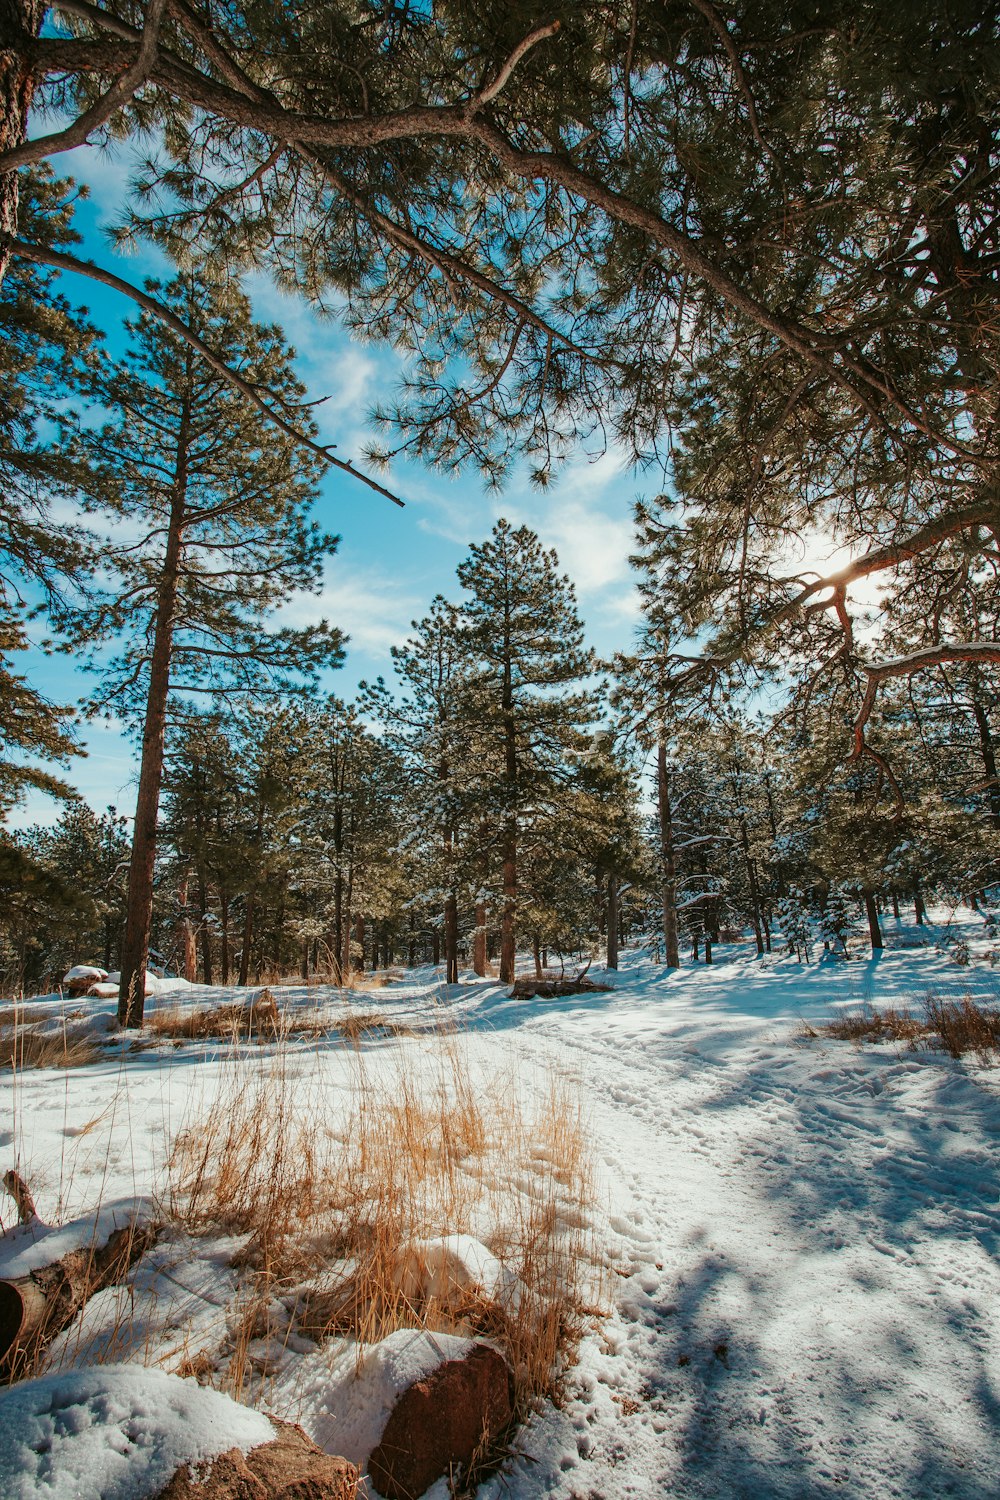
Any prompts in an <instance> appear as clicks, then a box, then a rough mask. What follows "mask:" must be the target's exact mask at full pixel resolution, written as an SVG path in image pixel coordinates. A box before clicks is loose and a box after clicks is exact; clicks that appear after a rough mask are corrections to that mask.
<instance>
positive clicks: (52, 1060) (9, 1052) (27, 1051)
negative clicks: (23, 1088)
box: [0, 1022, 103, 1072]
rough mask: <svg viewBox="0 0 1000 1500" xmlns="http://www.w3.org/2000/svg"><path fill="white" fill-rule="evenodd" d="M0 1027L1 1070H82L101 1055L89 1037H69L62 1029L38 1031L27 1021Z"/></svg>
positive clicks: (98, 1048) (0, 1023) (1, 1024)
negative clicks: (0, 1028)
mask: <svg viewBox="0 0 1000 1500" xmlns="http://www.w3.org/2000/svg"><path fill="white" fill-rule="evenodd" d="M0 1026H2V1030H0V1069H8V1068H11V1069H13V1070H14V1071H15V1072H21V1071H22V1070H23V1069H25V1068H82V1067H86V1065H87V1064H88V1063H95V1062H98V1061H99V1060H100V1059H101V1057H102V1055H103V1054H102V1052H101V1049H100V1047H99V1046H98V1045H97V1043H96V1042H94V1041H93V1040H91V1039H90V1038H89V1037H71V1036H68V1035H67V1034H66V1032H65V1031H64V1030H59V1031H44V1032H43V1031H39V1030H37V1029H36V1027H35V1026H33V1025H32V1024H31V1023H30V1022H27V1023H25V1024H22V1025H18V1024H15V1025H9V1024H6V1025H4V1024H3V1023H2V1022H0Z"/></svg>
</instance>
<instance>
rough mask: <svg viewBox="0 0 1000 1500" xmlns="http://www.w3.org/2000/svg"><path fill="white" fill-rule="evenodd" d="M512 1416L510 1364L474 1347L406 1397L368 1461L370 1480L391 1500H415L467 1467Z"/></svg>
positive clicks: (486, 1348)
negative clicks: (442, 1478) (435, 1482)
mask: <svg viewBox="0 0 1000 1500" xmlns="http://www.w3.org/2000/svg"><path fill="white" fill-rule="evenodd" d="M512 1415H513V1411H512V1408H511V1400H510V1374H509V1371H508V1368H507V1363H506V1361H505V1360H504V1358H503V1356H502V1355H501V1354H500V1353H498V1351H497V1350H496V1349H494V1348H492V1347H491V1346H490V1345H489V1344H474V1345H472V1346H471V1348H470V1349H469V1351H468V1353H467V1354H466V1355H465V1356H464V1357H463V1358H461V1359H449V1360H445V1361H444V1363H443V1364H440V1365H438V1366H437V1368H436V1369H435V1370H434V1371H433V1372H432V1373H431V1374H430V1375H427V1376H425V1377H424V1378H423V1379H422V1380H418V1381H416V1382H415V1383H414V1384H413V1385H411V1386H410V1387H409V1389H408V1390H406V1391H404V1392H403V1394H402V1396H400V1398H399V1400H398V1401H397V1403H396V1405H395V1406H394V1408H393V1410H392V1414H391V1416H390V1417H389V1420H388V1422H387V1424H386V1427H385V1430H384V1432H383V1433H382V1440H381V1442H380V1443H379V1444H378V1447H377V1448H375V1449H374V1450H373V1451H372V1453H371V1455H370V1456H369V1459H368V1474H369V1477H370V1479H371V1481H372V1483H373V1484H374V1485H375V1487H376V1489H377V1490H378V1491H379V1493H380V1494H381V1495H384V1496H385V1497H386V1500H415V1497H416V1496H418V1495H422V1494H423V1493H424V1491H425V1490H426V1489H428V1488H429V1487H430V1486H431V1485H432V1484H433V1483H434V1481H435V1480H436V1479H440V1478H441V1476H442V1475H443V1474H448V1473H449V1472H450V1471H451V1470H452V1469H456V1468H458V1467H462V1468H465V1467H467V1466H468V1464H469V1463H470V1462H471V1460H472V1459H473V1457H474V1456H475V1455H476V1453H477V1452H481V1451H482V1449H483V1448H484V1447H485V1446H486V1444H488V1443H490V1442H491V1441H492V1440H493V1439H495V1438H496V1437H497V1436H498V1434H499V1433H501V1432H502V1431H503V1429H504V1428H505V1427H506V1426H507V1425H508V1424H509V1422H510V1421H511V1418H512Z"/></svg>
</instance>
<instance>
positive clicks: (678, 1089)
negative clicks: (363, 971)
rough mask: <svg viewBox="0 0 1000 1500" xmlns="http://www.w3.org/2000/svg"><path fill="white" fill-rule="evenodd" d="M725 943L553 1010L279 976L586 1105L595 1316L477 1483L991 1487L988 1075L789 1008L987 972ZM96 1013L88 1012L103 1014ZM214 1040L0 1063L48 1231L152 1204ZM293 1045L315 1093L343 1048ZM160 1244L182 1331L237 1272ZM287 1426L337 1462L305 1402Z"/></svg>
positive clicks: (406, 1047)
mask: <svg viewBox="0 0 1000 1500" xmlns="http://www.w3.org/2000/svg"><path fill="white" fill-rule="evenodd" d="M890 927H891V924H890ZM911 935H912V936H916V934H912V931H911ZM719 958H720V961H719V962H718V963H716V964H715V965H713V967H711V968H707V969H706V968H705V967H699V968H692V967H690V966H688V967H685V968H684V969H682V970H680V971H678V972H676V973H668V972H667V971H666V970H664V969H663V968H662V967H659V966H657V965H654V964H650V963H648V962H647V961H645V960H644V959H643V958H642V957H641V956H640V955H626V956H625V958H624V960H623V968H622V971H621V973H620V974H618V975H617V976H610V978H609V982H610V983H613V984H614V985H615V989H614V991H613V992H612V993H609V994H593V995H578V996H574V997H571V998H569V999H565V1000H558V1001H547V1000H538V999H534V1000H511V999H508V998H507V996H506V993H505V991H504V990H503V989H501V988H500V986H498V985H497V984H496V983H494V982H490V981H473V980H471V978H470V979H468V980H466V981H464V982H463V983H462V984H460V985H458V986H454V987H450V988H449V987H445V986H444V985H442V984H441V983H440V976H439V975H435V974H434V973H432V972H430V971H423V972H418V973H413V974H410V975H408V976H407V977H406V978H405V979H404V980H402V981H400V982H398V983H395V984H392V985H390V986H389V987H387V988H385V989H382V990H378V991H375V992H371V993H366V994H355V995H353V996H350V997H348V999H347V1000H346V1001H345V1000H344V999H343V998H342V997H340V996H339V995H338V994H337V992H329V993H325V992H322V991H317V990H316V989H311V990H305V989H302V990H288V991H284V992H282V995H281V999H282V1002H283V1003H284V1004H286V1005H291V1006H301V1007H303V1008H306V1007H314V1006H319V1007H323V1006H330V1005H332V1006H334V1007H335V1008H337V1007H339V1008H342V1009H345V1008H346V1009H349V1008H351V1007H354V1008H355V1009H364V1010H367V1011H373V1010H375V1011H378V1012H380V1013H382V1014H384V1015H386V1016H388V1017H390V1018H392V1019H394V1020H396V1021H399V1022H405V1023H407V1024H408V1025H409V1026H411V1027H412V1028H414V1032H415V1034H412V1035H406V1036H401V1037H398V1038H394V1039H385V1038H380V1039H373V1040H372V1041H370V1042H363V1043H362V1044H361V1045H362V1052H363V1053H364V1054H367V1055H370V1057H371V1058H372V1059H373V1061H374V1060H377V1059H379V1058H383V1059H384V1058H386V1057H389V1056H392V1057H394V1058H396V1059H397V1060H398V1059H402V1060H403V1062H404V1063H405V1066H406V1067H407V1068H409V1069H411V1070H415V1071H419V1069H420V1068H421V1066H422V1065H423V1064H422V1059H425V1058H427V1057H428V1056H429V1055H430V1052H431V1049H432V1048H433V1046H434V1045H435V1042H434V1039H433V1038H432V1037H431V1036H430V1035H429V1034H428V1033H426V1032H425V1031H423V1030H422V1029H421V1028H423V1027H427V1026H428V1025H430V1024H436V1023H438V1022H439V1021H440V1020H441V1019H442V1018H446V1019H447V1020H448V1021H449V1022H454V1023H455V1025H456V1027H457V1028H458V1031H457V1037H458V1043H459V1044H460V1045H461V1046H462V1047H463V1048H464V1049H466V1050H467V1053H468V1057H469V1064H470V1067H471V1069H472V1071H473V1075H474V1076H476V1075H477V1074H478V1075H479V1076H482V1077H483V1078H488V1077H490V1076H494V1075H495V1074H496V1072H497V1070H498V1069H501V1068H503V1069H508V1070H510V1069H513V1070H514V1072H515V1073H516V1075H517V1077H518V1078H519V1079H520V1080H521V1086H522V1087H523V1088H524V1089H525V1090H528V1091H530V1090H531V1089H532V1088H535V1087H537V1086H538V1080H539V1078H540V1077H542V1076H543V1074H544V1073H545V1071H546V1070H549V1069H555V1070H557V1071H558V1072H559V1073H561V1074H562V1075H564V1076H565V1077H566V1079H568V1080H569V1081H571V1082H572V1083H573V1084H574V1085H575V1086H576V1087H577V1088H578V1089H579V1091H580V1093H581V1095H582V1096H583V1099H584V1103H585V1109H586V1114H587V1117H588V1121H589V1129H590V1132H591V1137H592V1140H593V1143H594V1150H595V1152H596V1155H597V1158H598V1165H599V1167H600V1170H601V1177H602V1180H601V1189H600V1196H601V1205H600V1214H601V1226H600V1227H601V1233H602V1238H603V1244H604V1247H605V1249H606V1254H607V1260H608V1264H609V1266H610V1267H611V1268H612V1274H611V1275H610V1277H609V1281H610V1283H611V1285H610V1294H611V1303H612V1306H613V1311H612V1312H611V1315H610V1316H609V1317H606V1318H602V1319H599V1320H595V1321H594V1324H593V1326H592V1330H591V1332H590V1333H589V1334H588V1335H587V1337H586V1338H585V1341H584V1344H583V1346H582V1349H581V1357H580V1362H579V1364H578V1365H577V1367H576V1368H575V1370H573V1371H572V1372H571V1374H570V1376H569V1378H568V1381H567V1385H566V1392H565V1397H564V1399H563V1400H562V1402H561V1403H560V1405H559V1407H558V1409H557V1408H556V1407H553V1406H551V1405H549V1406H546V1407H545V1408H544V1409H543V1410H542V1411H541V1412H539V1414H538V1415H537V1417H536V1418H535V1419H534V1420H533V1421H532V1422H531V1423H530V1424H529V1425H528V1427H527V1428H526V1429H524V1430H523V1432H522V1434H521V1437H520V1449H521V1451H520V1455H519V1456H517V1457H515V1458H514V1459H513V1460H512V1461H511V1462H509V1463H508V1465H507V1466H506V1467H505V1469H504V1470H503V1472H502V1473H501V1474H498V1475H497V1476H496V1477H494V1478H493V1479H491V1480H490V1481H488V1483H487V1485H486V1487H485V1490H484V1493H485V1494H486V1495H488V1496H490V1497H496V1500H499V1497H501V1496H505V1495H510V1496H514V1497H516V1500H528V1497H534V1496H542V1495H546V1496H548V1495H552V1496H559V1497H562V1500H617V1497H624V1496H661V1495H667V1494H669V1495H673V1496H679V1497H705V1500H708V1497H712V1500H716V1497H721V1496H726V1497H743V1496H745V1497H760V1500H766V1497H786V1496H787V1497H789V1500H791V1497H812V1496H825V1495H831V1496H832V1495H839V1496H875V1495H878V1496H880V1497H890V1496H900V1497H931V1496H939V1495H940V1496H943V1495H953V1496H962V1497H980V1496H981V1497H984V1500H985V1497H987V1496H989V1497H996V1496H997V1494H998V1493H1000V1266H998V1262H997V1255H998V1250H1000V1169H998V1157H997V1144H998V1132H1000V1074H998V1073H995V1072H994V1071H992V1070H991V1069H988V1068H983V1067H981V1066H980V1065H979V1064H977V1063H976V1062H974V1061H971V1060H963V1061H961V1062H956V1061H953V1060H952V1059H950V1058H949V1057H947V1055H945V1054H944V1053H941V1052H930V1051H917V1052H911V1051H908V1050H906V1049H905V1048H903V1047H891V1046H880V1047H868V1046H866V1047H865V1048H863V1049H858V1048H855V1047H854V1046H852V1045H850V1044H849V1043H845V1042H836V1041H831V1040H827V1039H820V1038H810V1037H808V1036H807V1035H806V1034H805V1032H804V1028H803V1026H802V1022H803V1021H804V1020H809V1019H816V1018H822V1017H824V1016H829V1015H831V1014H833V1013H834V1012H835V1011H837V1010H840V1009H856V1008H858V1007H859V1006H860V1005H861V1004H864V1003H871V1004H875V1005H882V1004H889V1003H892V1004H897V1005H898V1004H900V1003H908V1004H910V1005H913V1006H919V1004H920V1002H921V1000H922V998H923V996H924V995H925V994H927V993H928V992H930V991H934V992H936V993H938V994H939V995H943V996H950V997H958V996H960V995H961V994H963V993H966V992H969V993H972V994H974V995H977V996H979V997H981V998H985V999H987V1000H989V1001H993V1002H995V1001H996V1000H997V998H998V994H1000V974H997V975H994V973H993V971H992V969H990V968H989V967H988V966H987V965H986V964H984V963H973V965H972V966H971V967H963V966H960V965H959V964H958V963H956V962H955V961H954V959H953V958H952V957H951V956H949V954H948V952H947V951H946V950H938V949H935V948H933V947H929V946H928V947H918V948H912V949H911V948H906V949H904V948H896V947H892V948H890V949H887V950H886V951H885V952H884V953H883V954H882V955H881V956H880V957H879V958H877V959H854V960H852V961H851V962H849V963H839V962H824V963H821V964H816V965H813V966H811V967H802V966H800V965H799V964H797V963H795V962H794V961H792V960H789V959H780V960H777V959H775V960H767V961H765V962H764V963H760V962H758V961H757V960H756V959H755V958H753V957H752V956H748V955H747V950H746V948H742V949H740V950H739V951H738V952H737V950H734V949H728V948H723V949H722V950H720V953H719ZM591 975H592V977H597V978H601V979H603V978H604V976H603V974H601V975H595V973H594V971H593V970H591ZM173 998H174V999H176V1000H177V1001H179V1002H180V1003H183V1004H195V1003H197V1004H199V1005H200V1004H204V1003H206V1002H207V1001H209V1000H211V999H212V998H218V999H219V1000H223V999H225V1000H231V999H232V998H233V992H223V991H206V990H204V989H201V988H197V987H195V988H193V989H183V990H178V991H177V992H176V994H175V995H174V996H173ZM46 1003H47V1004H49V1005H50V1006H51V1007H53V1008H55V1007H57V1006H58V1004H59V1003H60V1002H58V1001H55V1000H52V1001H49V1002H46ZM109 1003H110V1002H105V1001H92V1002H84V1004H85V1005H87V1006H88V1007H92V1008H93V1009H94V1012H95V1026H96V1028H97V1029H99V1028H100V1026H101V1024H102V1023H101V1022H100V1021H99V1020H97V1019H96V1018H97V1017H99V1016H100V1014H102V1013H106V1012H107V1009H108V1005H109ZM102 1008H103V1012H102ZM104 1024H106V1023H104ZM220 1051H221V1049H220V1047H219V1046H218V1045H217V1044H194V1045H191V1044H189V1045H187V1046H185V1047H182V1048H176V1049H175V1048H173V1047H172V1046H170V1045H169V1044H164V1045H161V1046H159V1047H157V1048H154V1049H151V1050H147V1051H143V1052H139V1053H128V1052H126V1051H124V1050H123V1051H121V1052H119V1053H112V1054H109V1057H108V1060H107V1061H105V1062H102V1063H99V1064H97V1065H95V1066H90V1067H86V1068H82V1069H78V1070H74V1071H72V1072H68V1073H63V1072H59V1071H45V1072H41V1071H39V1072H35V1073H28V1072H26V1073H24V1074H21V1075H20V1076H19V1077H18V1078H17V1079H16V1080H12V1078H11V1076H10V1075H9V1074H7V1075H2V1076H0V1091H2V1093H3V1096H4V1099H3V1115H2V1116H0V1119H2V1121H3V1129H2V1133H0V1145H2V1147H3V1153H2V1154H3V1155H4V1156H5V1157H7V1158H8V1159H12V1158H13V1156H14V1155H15V1153H16V1155H17V1157H18V1162H19V1167H20V1170H21V1171H22V1173H23V1174H24V1176H25V1177H26V1178H27V1179H28V1181H29V1182H30V1183H31V1185H32V1187H33V1188H34V1190H35V1192H36V1197H37V1200H38V1207H39V1212H40V1213H41V1214H42V1216H43V1218H48V1219H49V1220H50V1221H54V1220H56V1219H57V1218H58V1219H60V1220H62V1219H65V1218H70V1217H72V1216H73V1215H75V1214H83V1213H86V1212H88V1211H90V1210H91V1209H92V1208H93V1207H94V1206H95V1205H96V1204H97V1202H98V1201H101V1202H103V1203H104V1205H105V1208H106V1209H107V1208H108V1206H109V1205H114V1204H116V1203H117V1204H118V1205H119V1206H122V1205H125V1204H126V1203H127V1202H128V1200H131V1199H134V1198H136V1197H141V1198H144V1199H145V1198H147V1197H148V1196H149V1195H151V1194H152V1195H155V1194H156V1192H157V1191H159V1190H160V1188H161V1187H162V1181H163V1177H162V1173H163V1164H164V1158H165V1154H166V1150H167V1143H168V1142H169V1140H170V1139H171V1137H172V1135H173V1134H174V1133H175V1132H176V1130H177V1128H179V1126H180V1124H181V1123H182V1121H183V1120H184V1118H185V1115H186V1112H188V1111H190V1109H191V1108H192V1106H193V1103H194V1102H195V1101H197V1099H198V1098H200V1097H203V1096H205V1095H207V1094H209V1093H210V1092H211V1088H212V1080H213V1078H214V1076H215V1075H216V1073H217V1071H218V1069H219V1068H220V1067H221V1066H222V1063H221V1062H220V1060H219V1059H220ZM301 1051H302V1057H303V1059H305V1058H307V1057H308V1059H309V1067H310V1068H316V1067H317V1066H318V1067H322V1068H324V1069H326V1070H327V1071H328V1077H329V1082H330V1085H331V1087H337V1086H339V1085H340V1084H342V1083H343V1080H344V1077H345V1072H344V1070H345V1069H347V1068H349V1066H350V1065H351V1057H352V1056H354V1054H352V1053H351V1052H350V1050H349V1049H345V1048H344V1047H343V1046H333V1045H331V1046H330V1047H329V1049H326V1050H324V1049H323V1048H320V1049H317V1046H316V1043H315V1042H303V1043H302V1044H301ZM304 1065H305V1063H303V1066H304ZM8 1208H9V1205H8ZM9 1219H10V1215H9V1213H8V1216H7V1222H9ZM63 1238H65V1236H64V1237H63ZM25 1248H26V1247H25V1244H24V1235H23V1233H20V1234H16V1235H14V1236H12V1237H10V1239H9V1240H8V1241H7V1242H6V1248H3V1242H0V1274H4V1261H5V1260H6V1259H7V1258H8V1257H10V1256H13V1255H14V1254H18V1255H19V1256H20V1257H21V1260H22V1262H23V1257H24V1254H25ZM38 1249H40V1247H38ZM38 1249H36V1251H35V1253H36V1254H37V1253H38ZM156 1253H157V1254H159V1255H160V1257H161V1269H162V1271H163V1274H165V1275H168V1276H170V1277H171V1278H172V1279H173V1281H174V1282H175V1283H176V1284H178V1285H180V1286H181V1287H182V1288H183V1291H184V1295H185V1296H186V1297H187V1299H188V1301H189V1302H190V1303H191V1310H190V1314H189V1315H190V1318H191V1319H192V1320H194V1319H196V1318H197V1317H202V1318H203V1319H209V1320H211V1319H212V1318H215V1319H219V1318H220V1317H224V1316H225V1304H226V1299H227V1297H229V1296H231V1295H232V1293H233V1290H234V1286H233V1282H232V1278H233V1274H234V1273H233V1272H232V1271H231V1270H230V1269H229V1268H228V1267H227V1266H225V1265H224V1264H223V1261H222V1260H220V1261H219V1264H218V1266H217V1267H216V1273H215V1274H214V1275H213V1273H212V1270H211V1267H206V1264H205V1263H204V1262H201V1263H199V1264H197V1265H195V1264H194V1263H193V1262H192V1263H190V1264H188V1263H186V1261H185V1255H184V1253H183V1251H182V1250H181V1249H180V1248H179V1247H176V1246H175V1247H174V1249H173V1251H171V1247H170V1246H169V1245H168V1246H166V1247H161V1248H160V1250H159V1251H158V1252H156ZM171 1253H173V1255H174V1260H173V1261H172V1262H170V1264H168V1261H170V1255H171ZM186 1278H187V1279H186ZM196 1283H197V1284H196ZM102 1295H104V1296H113V1295H117V1294H112V1293H108V1294H102ZM139 1296H140V1298H141V1288H140V1291H139ZM95 1300H96V1299H95ZM199 1309H200V1311H199ZM179 1321H180V1322H182V1321H183V1318H179ZM140 1322H141V1320H140ZM151 1347H152V1345H151V1344H150V1343H149V1341H148V1338H147V1343H146V1345H145V1349H146V1352H147V1353H148V1351H149V1349H150V1348H151ZM111 1352H112V1353H113V1355H114V1357H115V1358H121V1357H122V1350H121V1349H120V1348H119V1349H115V1350H113V1351H111ZM293 1352H294V1351H293ZM126 1353H127V1357H132V1358H141V1357H143V1349H142V1348H134V1349H132V1350H131V1351H126ZM282 1414H283V1415H284V1414H286V1413H282ZM299 1415H300V1416H301V1419H302V1420H303V1422H304V1425H305V1426H306V1427H307V1428H309V1427H310V1425H312V1427H313V1430H314V1431H315V1432H316V1435H317V1437H319V1439H320V1441H322V1442H326V1443H327V1444H328V1445H329V1446H330V1447H331V1448H333V1449H336V1441H335V1438H334V1436H333V1434H332V1433H331V1432H330V1431H328V1430H322V1431H319V1430H318V1429H319V1428H320V1427H321V1426H322V1423H321V1422H320V1420H319V1417H320V1412H319V1409H318V1407H310V1406H309V1405H308V1403H307V1404H306V1406H305V1408H304V1409H303V1410H302V1411H301V1412H300V1413H299ZM441 1493H442V1494H443V1493H444V1491H443V1490H442V1491H441Z"/></svg>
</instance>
